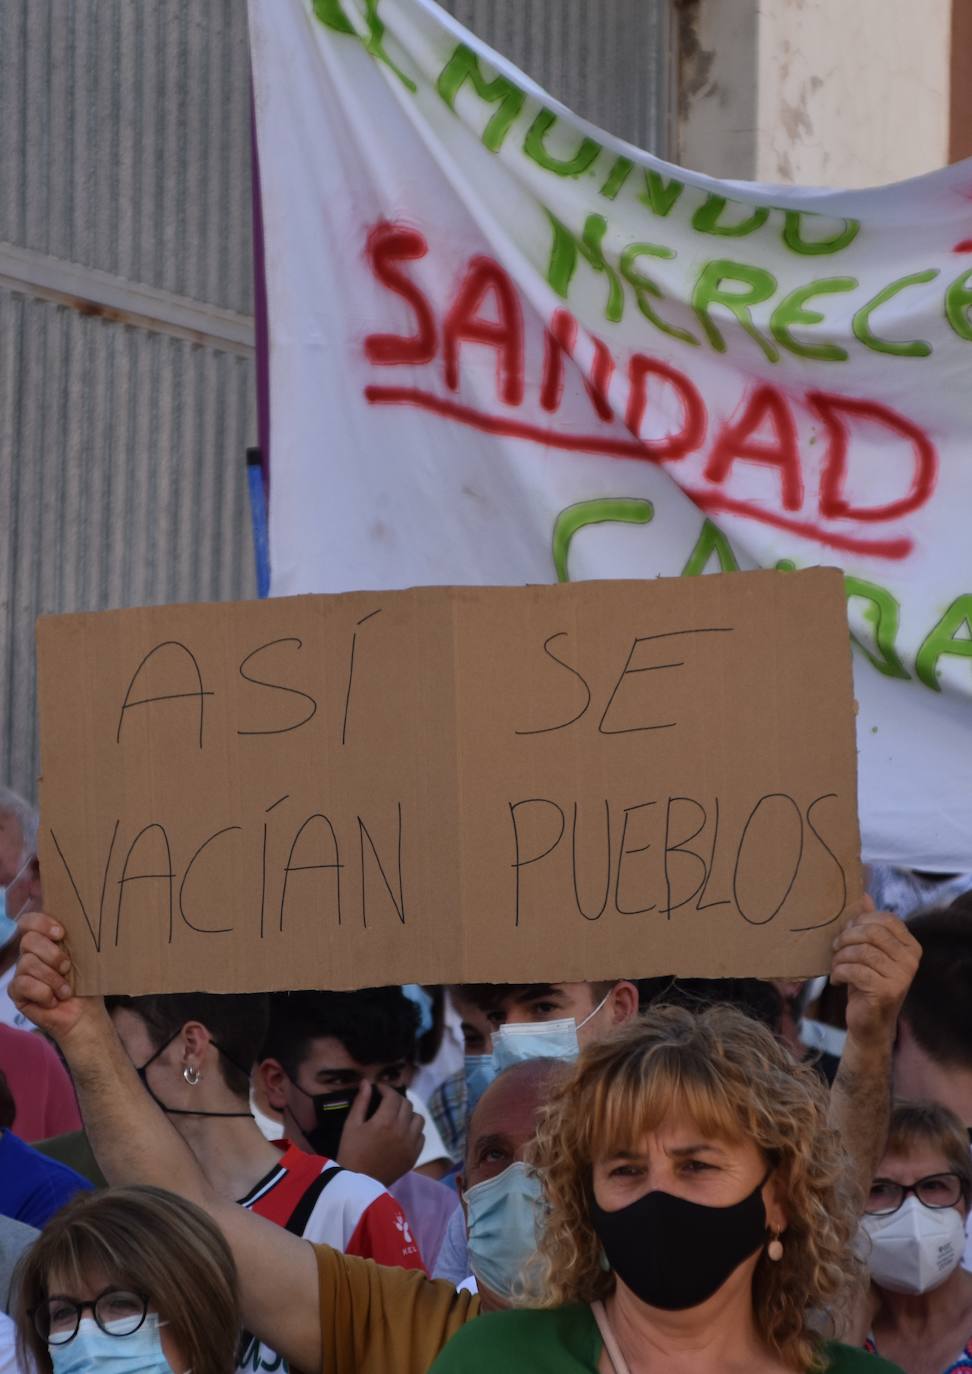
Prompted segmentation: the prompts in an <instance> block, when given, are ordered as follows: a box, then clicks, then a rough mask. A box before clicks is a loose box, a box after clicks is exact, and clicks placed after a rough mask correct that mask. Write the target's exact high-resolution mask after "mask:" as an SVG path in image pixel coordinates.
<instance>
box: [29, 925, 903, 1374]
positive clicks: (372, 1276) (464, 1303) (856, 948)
mask: <svg viewBox="0 0 972 1374" xmlns="http://www.w3.org/2000/svg"><path fill="white" fill-rule="evenodd" d="M902 932H903V927H902V926H901V923H900V922H898V921H895V920H894V919H893V918H891V917H888V916H886V915H884V914H881V913H878V914H870V915H863V916H860V917H858V918H857V919H856V920H855V921H853V922H852V923H850V924H849V925H848V926H847V927H845V929H844V930H843V932H842V933H841V934H840V935H839V936H838V938H837V941H836V942H835V954H834V963H833V970H832V975H831V976H832V978H833V979H834V981H836V982H844V983H846V984H847V985H848V989H849V993H848V1015H847V1019H848V1026H849V1029H850V1035H849V1040H851V1039H852V1038H853V1039H854V1040H855V1041H857V1042H859V1048H860V1053H859V1054H858V1056H857V1058H856V1060H855V1067H856V1070H857V1071H858V1073H859V1074H860V1073H864V1074H865V1080H864V1081H863V1082H862V1081H861V1080H860V1079H859V1083H860V1085H861V1086H862V1087H863V1088H865V1089H867V1088H868V1087H869V1083H868V1081H867V1080H869V1079H870V1078H871V1077H874V1078H875V1079H876V1082H875V1084H874V1090H875V1092H877V1090H878V1088H879V1087H880V1088H881V1090H882V1091H883V1093H884V1099H885V1100H886V1098H887V1077H886V1069H887V1064H888V1063H889V1061H890V1052H891V1040H892V1036H893V1029H894V1023H895V1021H896V1019H897V1014H898V1010H899V1008H900V1005H901V1001H902V999H903V996H904V993H905V991H906V989H907V986H908V983H909V982H910V979H911V977H912V975H913V973H914V967H915V962H916V961H915V960H914V958H913V954H912V951H911V948H910V945H909V943H908V938H907V936H906V934H905V936H904V938H902ZM63 939H64V930H63V927H62V926H61V925H60V924H59V923H58V922H57V921H55V920H54V919H52V918H51V917H49V916H47V915H45V914H44V913H35V914H33V915H31V916H28V917H27V918H26V920H25V924H24V936H23V941H22V947H21V955H20V961H19V965H18V972H17V977H16V979H15V980H14V984H13V995H14V998H15V1000H16V1002H17V1004H18V1006H19V1007H20V1009H21V1010H22V1011H23V1012H24V1014H25V1015H27V1016H28V1017H29V1018H30V1020H32V1021H33V1022H34V1024H35V1025H37V1026H39V1027H40V1028H41V1029H42V1030H44V1031H46V1032H47V1033H48V1034H49V1035H51V1036H53V1038H54V1039H55V1040H56V1041H57V1043H58V1045H59V1046H60V1048H61V1051H62V1053H63V1054H64V1056H65V1059H66V1060H67V1063H68V1066H69V1068H70V1069H71V1071H72V1073H73V1075H74V1079H75V1082H76V1084H77V1088H78V1095H79V1098H80V1101H81V1107H82V1111H83V1113H84V1118H85V1121H86V1123H87V1126H88V1132H89V1135H90V1137H91V1142H92V1145H93V1147H94V1150H95V1153H96V1155H97V1156H98V1160H99V1163H100V1164H101V1166H102V1168H103V1169H104V1172H105V1174H106V1176H107V1177H108V1179H109V1180H110V1182H111V1183H113V1184H123V1183H145V1184H150V1185H155V1186H158V1187H162V1188H168V1189H169V1190H170V1191H172V1192H175V1193H177V1194H179V1195H180V1196H182V1197H185V1198H188V1199H189V1200H190V1201H192V1202H195V1203H197V1205H199V1206H201V1207H202V1208H203V1209H204V1210H205V1211H207V1212H208V1213H209V1215H210V1216H211V1217H212V1219H213V1220H214V1221H215V1222H216V1224H217V1225H218V1226H219V1227H220V1228H221V1229H222V1231H223V1234H224V1236H225V1238H226V1240H227V1243H228V1244H229V1246H230V1249H231V1251H232V1253H233V1256H234V1259H235V1261H236V1266H237V1270H238V1272H239V1275H240V1296H241V1307H242V1311H243V1318H244V1321H245V1322H246V1325H247V1327H248V1328H249V1329H250V1330H251V1331H253V1332H255V1333H256V1334H257V1335H258V1336H259V1337H260V1339H262V1340H263V1341H265V1342H266V1343H267V1344H268V1345H270V1346H271V1347H272V1348H274V1349H276V1350H278V1351H280V1353H281V1355H282V1357H283V1358H285V1359H286V1360H287V1361H288V1362H289V1363H290V1365H291V1367H294V1366H296V1367H297V1368H300V1369H325V1370H327V1371H328V1374H340V1372H341V1371H342V1370H350V1369H354V1370H355V1371H356V1374H426V1371H427V1370H428V1367H429V1365H430V1364H431V1363H432V1360H433V1359H434V1358H435V1356H436V1355H437V1354H438V1352H439V1351H440V1350H441V1349H442V1347H443V1346H444V1345H445V1343H446V1341H447V1340H448V1339H449V1338H450V1337H451V1336H452V1334H453V1333H454V1332H455V1331H457V1330H458V1329H459V1328H460V1327H461V1326H462V1325H463V1324H464V1323H465V1322H466V1321H467V1320H469V1319H470V1317H472V1316H475V1315H476V1313H477V1311H478V1307H479V1302H478V1299H477V1298H475V1297H473V1296H472V1295H470V1294H468V1293H456V1291H455V1289H454V1288H452V1287H451V1286H450V1285H448V1284H444V1283H438V1284H437V1283H432V1282H431V1281H429V1280H427V1279H425V1278H424V1277H423V1276H422V1275H421V1274H417V1273H405V1272H403V1271H401V1270H392V1269H383V1268H382V1267H381V1266H378V1265H373V1264H368V1263H367V1262H365V1261H362V1260H358V1259H354V1258H352V1257H349V1256H343V1255H340V1254H337V1253H336V1252H335V1251H333V1250H331V1249H330V1248H329V1247H327V1246H317V1247H312V1246H309V1245H305V1244H304V1243H303V1242H302V1241H300V1240H299V1239H297V1238H296V1237H294V1236H292V1235H289V1234H287V1232H286V1231H285V1230H283V1228H281V1227H276V1226H273V1225H271V1224H270V1223H268V1222H266V1221H264V1219H263V1218H261V1217H258V1216H254V1215H252V1214H251V1213H249V1212H247V1211H246V1210H245V1209H243V1208H241V1207H237V1206H235V1205H234V1204H233V1203H231V1202H229V1201H227V1200H226V1199H225V1198H223V1197H220V1195H219V1194H218V1193H217V1192H216V1190H215V1189H214V1188H213V1187H212V1185H211V1184H210V1183H209V1182H208V1180H207V1179H206V1177H205V1175H204V1174H203V1172H202V1170H201V1169H200V1168H199V1165H198V1163H197V1162H196V1160H195V1159H194V1157H193V1155H192V1153H191V1151H190V1150H189V1149H187V1147H186V1145H185V1143H184V1142H183V1141H182V1140H181V1139H180V1138H179V1136H178V1135H177V1134H176V1132H175V1131H174V1130H173V1129H172V1126H171V1125H170V1124H169V1122H168V1121H167V1120H166V1118H165V1117H164V1116H163V1114H162V1113H161V1112H160V1111H159V1109H158V1108H157V1106H156V1105H155V1104H154V1103H153V1102H152V1100H151V1099H150V1098H149V1097H148V1095H147V1094H145V1093H144V1092H141V1091H139V1087H138V1079H137V1078H136V1076H135V1073H134V1070H133V1068H132V1065H131V1061H130V1060H129V1059H128V1057H127V1056H126V1055H125V1053H124V1051H123V1050H122V1048H121V1046H120V1044H119V1043H118V1039H117V1036H116V1035H115V1033H114V1031H113V1030H112V1027H111V1023H110V1022H109V1021H108V1019H107V1017H106V1016H105V1014H104V1009H103V1005H102V1004H101V1002H100V1001H99V999H97V998H92V997H76V996H75V995H74V993H73V991H72V988H71V982H70V980H71V978H72V977H73V966H72V963H71V959H70V956H69V955H68V953H67V951H66V949H65V947H64V945H63ZM865 1065H867V1066H868V1067H867V1068H866V1069H865ZM860 1100H861V1104H862V1109H863V1111H864V1114H865V1116H866V1118H867V1120H866V1122H865V1128H866V1127H869V1126H871V1125H873V1122H874V1115H875V1114H874V1111H873V1104H872V1100H871V1095H870V1093H869V1092H867V1091H865V1092H864V1093H863V1094H862V1096H861V1099H860ZM879 1124H880V1123H879ZM865 1128H862V1129H865ZM882 1146H883V1138H882V1140H881V1144H880V1145H879V1146H878V1151H880V1148H881V1147H882ZM875 1162H876V1161H874V1160H872V1159H871V1158H870V1157H868V1158H867V1160H866V1161H865V1160H864V1159H863V1157H862V1158H860V1159H858V1161H857V1163H858V1165H859V1167H866V1168H868V1169H873V1165H874V1163H875ZM868 1181H870V1180H868ZM470 1191H471V1190H470ZM487 1287H488V1283H487Z"/></svg>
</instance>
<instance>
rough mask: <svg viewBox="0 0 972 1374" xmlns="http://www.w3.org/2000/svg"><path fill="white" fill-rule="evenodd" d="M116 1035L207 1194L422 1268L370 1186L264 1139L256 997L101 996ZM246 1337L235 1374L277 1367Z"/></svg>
mask: <svg viewBox="0 0 972 1374" xmlns="http://www.w3.org/2000/svg"><path fill="white" fill-rule="evenodd" d="M106 1006H107V1009H108V1011H109V1013H110V1015H111V1019H112V1021H113V1022H114V1025H115V1030H116V1031H117V1033H118V1037H119V1039H120V1040H121V1042H122V1044H123V1045H124V1047H125V1050H126V1051H127V1053H128V1057H129V1059H131V1061H132V1063H133V1064H134V1065H135V1068H136V1070H137V1072H138V1075H139V1077H140V1078H141V1080H142V1083H143V1084H144V1085H145V1088H146V1090H147V1091H148V1093H149V1095H150V1096H151V1097H152V1098H154V1099H155V1101H156V1102H157V1103H158V1105H159V1106H160V1107H161V1108H162V1110H163V1111H164V1112H166V1114H167V1115H168V1116H169V1118H170V1119H171V1121H172V1124H173V1125H174V1126H175V1127H176V1129H177V1130H178V1132H179V1134H180V1135H181V1136H182V1138H183V1140H185V1142H186V1144H187V1145H188V1146H189V1148H190V1149H191V1150H192V1152H193V1154H194V1155H195V1156H196V1158H197V1159H198V1161H199V1163H200V1165H201V1166H202V1169H203V1172H204V1173H205V1175H206V1177H207V1179H208V1180H209V1183H210V1185H211V1186H212V1188H213V1189H214V1191H215V1192H216V1193H217V1194H218V1195H219V1196H220V1197H222V1198H224V1199H226V1200H227V1201H232V1202H239V1203H240V1204H241V1206H243V1207H245V1208H247V1209H248V1210H250V1211H253V1212H257V1213H258V1214H259V1215H261V1216H264V1217H266V1218H267V1219H268V1220H270V1221H274V1222H276V1223H277V1224H278V1225H280V1226H283V1227H285V1228H286V1229H287V1230H289V1231H291V1232H293V1233H294V1234H295V1235H298V1236H303V1237H304V1238H305V1239H307V1240H311V1241H315V1242H324V1243H326V1244H328V1245H331V1246H333V1247H334V1248H335V1249H337V1250H342V1251H344V1252H345V1253H347V1254H352V1255H360V1256H361V1257H362V1258H364V1259H375V1260H378V1261H380V1262H381V1263H383V1264H389V1265H398V1266H401V1267H402V1268H405V1269H421V1268H422V1257H421V1255H420V1253H419V1250H418V1247H417V1246H416V1245H415V1244H414V1242H413V1241H412V1238H411V1235H410V1233H409V1230H408V1225H407V1222H406V1221H405V1217H404V1215H403V1213H402V1209H401V1207H400V1206H399V1205H398V1203H397V1202H396V1201H395V1200H394V1198H392V1197H391V1196H390V1195H389V1194H388V1193H387V1192H385V1190H384V1189H383V1188H382V1187H381V1185H380V1184H378V1183H376V1182H375V1180H374V1179H373V1178H368V1177H365V1176H364V1175H362V1174H357V1173H352V1172H351V1171H350V1170H348V1169H345V1168H343V1167H341V1165H340V1164H338V1163H336V1162H335V1161H334V1160H331V1159H326V1158H323V1157H321V1156H319V1155H317V1156H315V1155H313V1154H308V1153H305V1152H304V1151H303V1150H301V1149H300V1148H298V1147H297V1146H295V1145H293V1144H291V1143H290V1141H288V1140H286V1139H284V1140H281V1141H279V1142H277V1143H271V1142H269V1141H267V1140H266V1139H264V1136H263V1134H262V1132H261V1131H260V1129H259V1127H258V1126H257V1124H256V1122H255V1121H254V1120H253V1117H252V1115H251V1113H250V1102H249V1093H250V1072H251V1070H252V1067H253V1065H254V1063H255V1062H256V1060H257V1057H258V1055H259V1052H260V1049H261V1047H262V1045H263V1042H264V1040H265V1038H266V1034H267V1027H268V1024H269V1019H270V1003H269V997H268V996H267V995H266V994H265V993H242V994H226V995H219V994H214V993H202V992H200V993H173V994H169V995H165V996H155V997H109V998H107V999H106ZM277 1358H278V1357H277V1355H276V1354H275V1352H273V1351H271V1350H269V1349H267V1348H265V1347H263V1346H262V1345H261V1344H260V1342H259V1341H257V1340H256V1339H255V1338H254V1337H251V1336H249V1335H246V1336H245V1338H244V1341H243V1344H242V1347H241V1353H240V1365H239V1367H240V1369H245V1370H255V1369H272V1368H276V1367H278V1366H277V1365H275V1363H274V1361H275V1360H277Z"/></svg>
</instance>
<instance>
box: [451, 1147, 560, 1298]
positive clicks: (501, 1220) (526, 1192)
mask: <svg viewBox="0 0 972 1374" xmlns="http://www.w3.org/2000/svg"><path fill="white" fill-rule="evenodd" d="M463 1201H464V1202H465V1204H466V1232H467V1243H468V1247H469V1263H470V1266H471V1268H472V1271H473V1273H474V1274H475V1276H476V1279H477V1281H478V1282H479V1283H481V1284H482V1285H483V1286H484V1287H485V1288H488V1289H489V1290H490V1292H491V1293H495V1294H496V1296H497V1297H500V1298H511V1297H512V1296H513V1293H514V1288H515V1285H516V1281H517V1279H518V1278H519V1277H520V1275H521V1273H522V1271H523V1266H524V1265H525V1264H526V1262H527V1261H528V1260H529V1259H530V1257H531V1256H532V1255H533V1254H534V1252H535V1251H536V1248H537V1241H538V1238H539V1232H540V1227H541V1224H542V1221H543V1190H542V1188H541V1186H540V1180H539V1179H538V1178H537V1176H536V1174H535V1173H534V1172H533V1171H532V1170H530V1169H528V1168H527V1166H526V1165H525V1164H519V1163H517V1164H511V1165H510V1167H509V1168H508V1169H504V1170H503V1172H502V1173H501V1174H497V1176H496V1178H489V1179H487V1180H486V1181H485V1183H477V1184H475V1186H474V1187H472V1188H468V1189H467V1190H466V1192H465V1194H464V1195H463Z"/></svg>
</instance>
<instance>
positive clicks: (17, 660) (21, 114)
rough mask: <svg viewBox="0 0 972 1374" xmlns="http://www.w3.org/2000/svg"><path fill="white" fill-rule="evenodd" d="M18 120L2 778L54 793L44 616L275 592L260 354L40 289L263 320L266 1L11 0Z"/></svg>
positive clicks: (9, 183) (7, 83) (5, 474)
mask: <svg viewBox="0 0 972 1374" xmlns="http://www.w3.org/2000/svg"><path fill="white" fill-rule="evenodd" d="M0 128H2V129H3V138H2V140H0V241H2V242H3V243H6V244H13V245H15V246H16V248H17V249H18V250H26V251H23V252H22V253H21V256H22V258H23V260H24V266H23V279H24V285H23V288H22V290H19V291H18V290H16V289H12V288H13V283H12V282H11V280H10V277H11V272H10V271H9V269H8V272H7V274H6V278H5V280H6V288H5V289H2V290H0V511H2V512H3V515H4V518H3V529H2V543H0V711H2V720H0V781H2V782H8V783H10V784H11V785H12V786H14V787H17V788H18V789H20V790H21V791H24V792H26V793H28V794H32V793H33V792H34V791H35V777H36V721H35V709H34V647H33V626H34V620H35V617H36V616H37V615H38V614H40V613H41V612H45V611H73V610H100V609H102V608H105V607H113V606H124V605H134V604H144V603H149V602H162V601H177V600H190V601H191V600H220V599H228V598H235V597H245V596H252V595H254V575H253V559H252V549H251V537H250V526H249V511H248V508H247V499H246V486H245V471H244V454H245V448H246V445H247V444H248V443H251V444H252V443H255V442H256V437H255V436H256V424H255V416H254V383H253V363H252V357H250V356H248V351H249V350H248V349H247V348H246V347H241V346H240V345H239V344H238V343H237V344H235V345H234V344H230V345H227V346H226V347H225V348H224V347H221V346H220V343H219V339H218V337H217V338H210V340H209V342H207V343H205V344H199V343H193V342H191V341H190V340H189V338H188V337H185V336H183V337H179V336H178V334H179V331H178V330H176V331H173V330H172V329H170V328H167V327H166V326H164V325H162V324H161V323H159V324H158V325H157V326H153V324H152V322H151V319H148V320H147V319H146V318H145V316H146V314H148V315H149V316H151V313H152V309H151V301H150V302H149V305H148V307H145V304H144V301H143V302H142V303H141V306H140V315H139V318H140V323H139V324H138V325H133V324H130V323H125V322H124V315H123V316H122V319H121V320H119V319H118V318H117V317H116V318H106V317H104V316H100V317H99V315H98V313H97V310H98V306H97V302H98V300H99V292H100V290H101V288H102V286H103V285H104V281H105V280H107V279H100V278H96V277H91V276H90V275H89V276H88V278H87V281H86V284H85V285H84V287H83V289H82V290H81V291H80V292H79V293H78V294H79V295H81V296H83V297H85V298H86V304H85V305H84V306H83V307H82V308H81V309H78V308H75V307H74V306H72V305H69V304H63V303H58V298H57V293H47V294H48V296H51V295H53V296H54V299H50V298H48V299H44V298H42V297H43V296H44V294H45V293H44V291H43V289H38V283H39V282H40V283H43V282H47V281H48V280H50V279H53V280H55V281H56V280H57V278H58V275H59V273H60V272H62V271H63V268H64V265H65V264H70V263H74V264H80V265H81V266H82V267H83V268H84V269H96V272H100V273H105V274H110V277H111V278H112V279H113V281H112V282H110V283H109V285H113V286H114V287H115V288H118V289H122V290H124V288H125V286H126V283H140V284H144V285H147V286H149V287H151V288H153V289H154V290H155V292H157V293H164V300H165V303H168V299H169V298H172V299H173V301H174V303H175V305H176V306H177V307H179V308H182V309H184V310H185V311H186V312H187V314H188V316H189V319H190V324H192V325H195V326H198V327H199V328H200V329H201V330H202V331H203V333H204V334H205V333H206V330H207V312H206V309H205V308H202V309H200V308H199V305H198V303H204V307H205V306H213V307H218V308H219V309H218V310H216V311H215V312H213V313H214V315H216V316H219V319H217V320H216V323H215V324H214V326H213V330H214V333H215V335H217V336H218V335H219V333H220V329H221V327H222V323H223V322H224V321H225V319H226V318H228V317H227V316H226V315H225V312H227V311H232V312H236V314H238V315H241V316H248V315H249V314H250V312H251V308H252V307H251V297H252V292H251V271H252V269H251V259H250V144H249V129H250V95H249V56H248V46H247V31H246V6H245V3H244V0H205V3H198V0H137V3H136V0H3V4H2V5H0ZM159 299H163V298H161V297H160V298H159ZM193 303H197V304H196V305H195V306H194V305H193ZM163 313H165V312H163ZM239 323H241V324H243V325H245V323H246V321H245V320H244V321H242V322H239ZM186 332H187V331H183V333H184V334H185V333H186Z"/></svg>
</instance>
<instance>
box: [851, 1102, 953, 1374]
mask: <svg viewBox="0 0 972 1374" xmlns="http://www.w3.org/2000/svg"><path fill="white" fill-rule="evenodd" d="M970 1196H972V1161H970V1156H969V1139H968V1135H967V1133H966V1130H965V1127H964V1126H963V1125H962V1123H961V1122H960V1121H959V1119H958V1117H956V1116H954V1115H953V1114H952V1112H950V1111H949V1110H948V1109H947V1108H946V1107H942V1106H940V1105H939V1104H938V1103H934V1102H901V1103H898V1104H897V1105H896V1106H895V1108H894V1110H893V1111H892V1114H891V1128H890V1132H889V1135H888V1144H887V1149H886V1151H885V1154H884V1158H883V1159H882V1160H881V1163H880V1164H879V1166H878V1170H877V1173H876V1174H875V1176H874V1181H873V1183H872V1184H871V1192H870V1195H869V1197H868V1200H867V1206H866V1211H865V1215H864V1219H863V1230H864V1232H865V1236H866V1243H865V1251H866V1254H867V1260H868V1264H869V1267H870V1271H871V1283H872V1293H873V1298H874V1311H873V1316H872V1321H871V1335H870V1338H869V1339H868V1342H867V1346H868V1349H870V1350H872V1351H874V1352H877V1351H880V1353H881V1354H882V1355H884V1356H886V1358H887V1359H889V1360H893V1361H894V1362H895V1364H898V1365H900V1366H901V1368H902V1369H904V1370H906V1371H907V1374H942V1372H943V1371H945V1374H972V1274H969V1273H967V1272H966V1271H965V1270H964V1269H962V1268H960V1265H961V1260H962V1252H963V1250H964V1248H965V1226H966V1222H967V1220H968V1215H969V1199H970Z"/></svg>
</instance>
